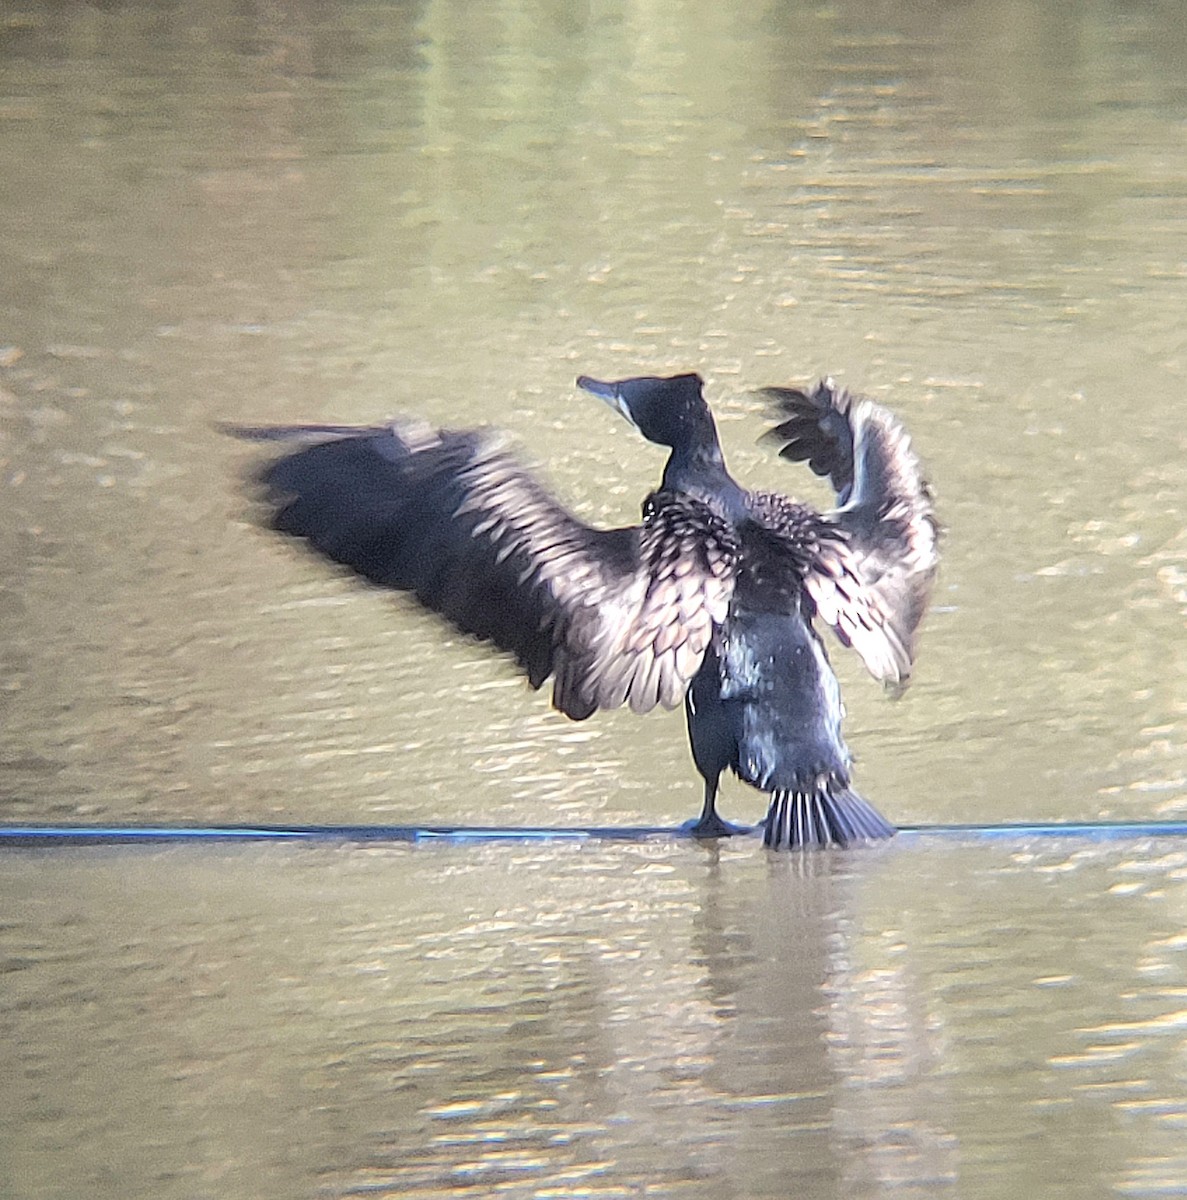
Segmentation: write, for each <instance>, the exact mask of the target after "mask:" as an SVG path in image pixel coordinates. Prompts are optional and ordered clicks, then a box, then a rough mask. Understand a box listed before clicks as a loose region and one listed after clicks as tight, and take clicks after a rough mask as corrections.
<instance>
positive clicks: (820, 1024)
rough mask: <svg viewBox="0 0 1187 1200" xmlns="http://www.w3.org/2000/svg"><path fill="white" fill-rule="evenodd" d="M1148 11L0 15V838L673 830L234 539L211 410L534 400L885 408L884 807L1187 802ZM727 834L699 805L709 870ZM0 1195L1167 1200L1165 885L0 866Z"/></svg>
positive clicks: (171, 10)
mask: <svg viewBox="0 0 1187 1200" xmlns="http://www.w3.org/2000/svg"><path fill="white" fill-rule="evenodd" d="M1184 80H1187V23H1185V22H1184V21H1183V19H1182V13H1181V9H1180V6H1179V5H1178V4H1177V3H1175V2H1173V0H1167V2H1165V3H1157V2H1154V0H1151V2H1148V3H1120V2H1114V3H1110V2H1106V0H1100V2H1098V3H1088V2H1085V3H1083V4H1072V5H1058V6H1056V5H1049V4H1040V3H1022V2H1021V0H984V2H982V3H979V4H975V5H959V4H950V3H939V2H936V3H922V2H920V3H913V4H902V3H897V4H883V3H877V2H875V3H869V2H866V3H861V4H858V3H849V2H847V0H842V2H841V3H835V4H830V5H823V4H819V5H818V4H806V3H787V4H770V5H761V4H760V5H745V6H743V5H722V4H719V3H709V2H708V0H703V2H700V0H690V2H689V3H683V4H680V3H675V4H671V5H643V6H634V7H631V6H626V7H623V6H619V5H615V4H604V5H603V4H593V5H586V6H581V5H566V4H561V3H555V4H544V3H527V4H521V5H514V4H509V3H507V4H484V5H473V4H462V3H452V4H450V3H438V4H433V3H424V4H420V5H417V4H403V5H380V4H320V5H296V4H293V5H286V4H274V5H267V6H246V5H231V4H226V3H222V4H220V3H201V2H199V3H193V4H188V5H178V6H174V5H169V4H148V3H145V4H121V3H118V2H116V3H108V4H102V5H83V4H70V3H66V4H44V3H35V2H34V3H27V4H22V5H19V6H8V7H6V8H4V9H2V10H0V155H2V158H0V821H3V822H4V823H8V824H14V823H25V822H27V823H37V824H43V823H50V822H83V823H91V824H103V823H145V822H152V823H156V822H169V823H179V822H184V823H219V822H269V823H282V822H294V823H301V824H309V823H318V822H331V823H337V822H344V823H372V822H383V823H401V824H415V823H456V822H469V823H479V824H493V825H525V824H563V825H588V824H622V825H629V824H657V823H658V824H672V823H675V822H677V821H680V820H683V819H685V818H687V817H689V816H692V815H694V813H695V811H696V809H697V806H698V802H699V796H698V792H699V788H698V786H697V783H696V781H695V775H694V772H693V771H692V767H691V763H690V760H689V758H688V751H687V748H686V746H685V742H684V733H683V723H682V719H681V717H680V716H679V715H678V714H676V715H667V716H654V717H649V718H645V719H640V718H635V717H632V716H631V715H630V714H617V713H614V714H603V715H600V716H598V717H597V718H595V719H594V720H593V721H591V722H588V723H586V724H582V725H571V724H569V723H567V722H565V721H564V720H563V719H561V718H559V717H557V716H556V715H555V714H553V713H551V712H550V711H549V710H548V708H547V703H546V701H545V699H544V698H542V697H541V696H538V695H536V694H533V693H531V692H529V691H528V690H527V689H526V688H525V687H524V686H523V685H522V684H521V683H520V682H519V680H518V679H517V678H516V677H515V676H514V674H513V673H512V672H511V671H510V669H509V668H508V667H507V666H506V664H504V663H502V662H500V661H498V660H497V659H496V658H495V657H494V656H492V655H489V654H487V653H484V652H483V651H481V650H479V649H476V648H475V647H473V646H471V645H469V644H467V643H466V642H465V640H464V639H461V638H457V637H454V636H451V635H450V634H449V633H448V632H447V631H445V630H444V629H443V628H442V627H441V626H440V625H439V624H438V623H437V622H436V621H435V620H433V619H432V618H428V617H425V616H422V615H420V614H418V613H416V612H414V611H413V610H412V609H411V608H410V607H408V606H407V605H406V604H404V603H403V602H401V601H400V600H397V599H393V598H391V597H386V596H383V595H380V594H378V593H377V592H373V591H367V590H364V589H360V588H358V587H356V586H355V585H353V584H352V583H350V582H349V581H348V580H346V579H344V578H342V577H340V576H338V575H337V574H336V573H335V572H334V571H332V570H331V569H329V568H327V567H325V566H324V565H323V564H321V563H318V562H315V561H313V560H312V559H310V558H307V557H306V556H305V555H303V554H302V552H301V551H300V550H299V548H297V547H293V546H288V545H285V544H282V543H280V542H278V541H276V540H275V539H272V538H270V537H269V536H268V535H266V534H264V533H263V532H261V531H259V530H258V529H257V528H255V527H254V526H253V525H252V523H251V512H250V508H249V505H248V502H247V500H246V499H245V498H244V494H243V491H242V488H241V486H240V485H241V480H242V476H243V473H244V472H245V471H246V470H247V468H248V466H249V464H250V461H251V450H250V448H244V447H242V446H240V445H237V444H235V443H232V442H228V441H227V440H225V439H223V438H221V437H220V436H219V435H218V434H217V433H216V432H215V431H214V430H213V428H212V423H213V422H214V421H217V420H220V419H245V420H249V421H253V422H261V421H291V420H330V421H338V422H342V421H360V422H370V421H374V420H376V419H379V418H382V417H383V416H386V415H388V414H392V413H398V412H407V413H415V414H418V415H421V416H424V417H427V418H428V419H430V420H434V421H438V422H443V423H444V422H448V423H452V424H455V425H465V424H470V423H476V422H489V423H492V424H496V425H499V426H501V427H503V428H505V429H507V430H508V431H509V432H510V433H511V434H512V435H513V436H514V437H515V438H517V439H518V440H519V441H520V442H521V443H522V445H523V447H524V453H525V456H527V457H528V458H530V459H532V460H534V461H536V462H539V463H541V464H543V469H544V470H545V471H546V472H547V475H548V477H549V478H550V480H551V481H552V483H553V486H554V487H555V489H556V491H557V492H558V493H559V494H561V495H562V496H563V497H564V499H565V500H566V501H567V502H568V503H569V504H571V505H572V506H573V507H574V508H575V509H576V510H577V511H579V512H580V513H581V514H582V515H583V516H584V517H586V518H587V519H589V520H591V521H597V522H605V523H610V522H618V521H625V520H630V519H633V518H634V516H635V514H636V513H637V507H638V503H639V500H640V499H641V497H642V495H643V494H644V493H645V491H646V490H647V488H648V486H649V485H650V484H651V483H652V482H653V481H654V480H655V478H656V477H657V473H658V470H659V467H660V463H661V461H662V458H661V454H660V452H659V451H658V450H656V448H654V447H650V446H647V445H645V444H642V443H641V442H639V440H638V439H637V438H636V437H635V436H634V435H633V434H632V431H631V430H629V429H628V428H626V427H625V425H623V424H622V423H621V422H616V421H615V419H614V418H613V416H612V415H611V414H609V413H607V412H606V411H605V410H604V409H603V408H601V407H600V406H598V405H596V404H594V403H593V402H591V401H589V399H588V398H587V397H582V396H581V395H580V394H578V393H576V392H575V389H574V388H573V386H572V381H573V379H574V377H575V376H576V375H577V374H578V373H579V372H581V371H586V372H589V373H591V374H595V375H600V376H603V377H613V376H617V375H627V374H633V373H640V372H666V371H676V370H689V369H695V370H699V371H700V372H701V373H702V374H703V375H704V376H705V377H706V379H707V381H708V390H709V396H710V399H711V401H712V403H713V404H714V407H715V409H716V411H717V413H718V416H719V420H720V424H721V429H722V435H723V440H724V441H725V443H726V448H727V453H728V455H729V457H730V461H731V464H732V465H733V467H734V468H735V471H736V473H737V474H738V475H739V476H741V477H742V478H744V479H745V480H747V481H752V482H755V483H760V484H762V485H764V486H775V487H781V488H783V489H785V490H788V491H792V492H795V493H798V494H800V495H806V496H809V497H811V498H816V499H820V498H822V497H821V493H820V492H819V491H818V490H817V489H816V487H815V485H814V482H813V481H812V480H811V478H810V477H809V476H808V474H807V472H805V471H803V469H802V468H793V467H789V466H787V465H786V464H780V463H777V462H772V461H771V460H770V458H769V456H768V455H767V454H766V452H764V451H763V450H762V449H761V448H760V447H758V446H756V445H755V438H756V436H757V434H758V433H759V432H761V430H762V428H763V424H762V410H761V406H760V405H759V404H758V402H757V401H756V400H755V398H754V397H753V396H752V395H751V394H750V390H751V389H753V388H755V387H760V386H762V385H764V384H768V383H785V382H791V381H795V382H801V383H802V382H806V381H809V380H811V379H812V378H813V377H814V376H816V375H818V374H822V373H825V372H828V373H832V374H834V375H836V376H837V377H838V378H840V379H841V380H842V381H843V382H845V383H847V384H850V385H852V386H854V387H857V388H859V389H862V390H865V391H867V392H869V393H870V394H872V395H875V396H876V397H878V398H880V399H882V400H884V401H885V402H887V403H889V404H890V405H892V406H893V407H894V408H895V410H896V411H897V412H899V413H900V414H901V415H902V416H903V417H904V419H905V420H906V421H907V423H908V425H909V427H910V428H911V430H912V432H913V434H914V436H915V439H916V443H917V445H918V447H919V449H920V451H921V453H922V454H923V456H924V457H925V459H926V461H927V464H928V466H929V469H930V473H931V475H932V477H933V479H934V481H935V484H936V490H937V494H938V498H939V503H940V506H941V514H942V516H943V519H944V521H945V524H946V526H947V530H948V532H947V538H946V542H945V559H944V567H943V573H942V577H941V581H940V585H939V587H938V589H937V593H936V597H935V600H936V607H935V611H934V612H933V613H932V615H931V617H930V618H929V622H928V625H927V627H926V628H925V632H924V638H923V644H922V655H921V660H920V665H919V671H918V675H917V678H916V682H915V684H914V685H913V686H912V689H911V691H910V692H909V693H908V694H907V696H906V697H905V698H904V699H903V700H901V701H899V702H897V703H891V702H889V701H887V700H885V699H884V698H883V697H882V696H881V695H880V694H879V692H878V690H877V688H876V687H875V686H874V685H873V684H872V683H870V682H869V681H868V680H866V679H865V678H864V677H863V676H862V674H861V672H860V669H859V666H858V664H856V663H855V662H850V661H848V659H849V657H850V656H848V655H846V654H845V653H844V652H843V651H841V649H840V648H839V647H838V648H837V649H836V651H835V652H834V653H833V659H834V662H835V664H836V666H837V668H838V671H839V673H840V674H841V678H842V684H843V687H844V690H845V695H846V701H847V704H848V707H849V720H848V726H847V732H848V734H849V738H850V741H851V743H852V745H853V747H854V749H855V751H856V752H857V754H858V756H859V763H858V768H857V769H858V776H857V778H858V782H859V785H860V786H861V788H862V790H863V791H864V792H865V793H866V794H868V795H869V796H870V797H871V798H872V799H873V800H874V801H875V802H876V803H877V804H878V805H879V807H880V808H881V809H882V810H883V811H884V812H886V813H887V815H888V816H890V817H891V818H892V819H895V820H898V821H900V822H903V823H917V822H929V823H931V822H936V823H953V822H971V821H1003V822H1009V821H1025V820H1046V821H1059V820H1094V819H1108V820H1125V821H1141V820H1156V819H1161V820H1176V819H1187V638H1185V632H1187V631H1185V629H1184V619H1185V616H1187V532H1185V531H1184V519H1183V515H1182V509H1183V497H1184V494H1185V491H1187V432H1185V430H1187V408H1185V395H1187V317H1185V314H1187V84H1185V83H1184ZM762 808H763V804H762V799H761V797H759V796H757V795H756V794H755V793H752V792H749V791H748V790H746V789H743V788H742V787H740V786H737V785H734V786H731V787H728V788H727V794H726V796H725V798H724V803H723V810H724V811H725V813H726V814H727V815H728V816H732V817H735V818H738V819H742V820H750V821H753V820H754V819H756V818H757V817H758V816H759V815H760V814H761V812H762ZM0 971H2V974H0V1195H4V1196H6V1197H7V1196H9V1195H11V1196H14V1197H19V1198H21V1200H24V1198H26V1197H39V1198H40V1197H57V1196H63V1197H75V1196H81V1195H86V1196H95V1197H128V1196H136V1197H140V1196H145V1197H148V1196H151V1197H154V1198H156V1197H165V1198H171V1197H178V1198H182V1197H184V1198H189V1197H219V1198H220V1200H222V1198H226V1197H231V1198H238V1197H245V1198H247V1197H251V1198H254V1197H273V1196H275V1197H278V1198H280V1197H285V1198H291V1197H299V1196H352V1195H385V1194H390V1195H406V1194H411V1195H424V1196H431V1195H442V1196H443V1195H447V1194H449V1195H453V1194H462V1195H473V1196H488V1195H508V1196H513V1197H521V1196H522V1197H536V1196H540V1197H556V1196H606V1197H614V1196H636V1195H656V1196H665V1197H666V1196H672V1197H675V1196H693V1197H705V1198H710V1197H713V1198H716V1197H721V1196H726V1197H749V1196H796V1197H805V1198H807V1200H815V1198H816V1197H833V1196H845V1197H854V1196H858V1197H860V1196H876V1195H877V1196H881V1195H894V1196H902V1197H909V1196H916V1195H918V1196H923V1195H928V1196H932V1195H951V1196H960V1197H998V1196H1001V1197H1016V1196H1019V1195H1024V1196H1044V1197H1047V1196H1056V1197H1061V1196H1067V1197H1085V1196H1098V1195H1099V1196H1166V1195H1187V1150H1185V1149H1184V1148H1185V1147H1187V843H1181V842H1180V841H1178V840H1175V839H1164V840H1161V841H1159V840H1152V839H1130V840H1126V841H1123V842H1115V843H1095V842H1092V841H1089V840H1084V839H1081V840H1076V839H1056V840H1053V841H1043V840H1028V839H1025V838H1013V839H1009V840H1006V841H991V842H986V841H979V840H976V839H970V838H952V837H948V838H942V837H929V838H921V837H904V838H901V839H900V840H899V841H897V842H896V843H894V844H892V845H891V846H889V847H887V848H885V849H882V850H879V851H876V852H872V853H861V854H850V855H819V856H816V857H814V858H811V859H808V860H802V859H799V858H792V857H778V856H770V855H767V854H765V853H764V852H763V851H762V850H761V848H760V847H759V846H758V845H757V844H756V843H755V842H754V841H753V840H744V841H739V842H737V843H734V844H729V845H724V846H721V847H701V846H696V845H691V844H688V843H685V842H671V843H666V842H660V843H646V844H641V845H614V844H600V845H577V844H571V843H539V844H498V845H486V846H433V847H419V848H409V847H395V848H390V849H379V848H374V847H372V848H362V847H313V846H305V847H283V846H276V847H247V848H227V847H217V846H210V847H202V848H199V847H187V848H164V849H161V848H157V849H150V848H140V849H134V850H133V849H111V848H109V849H94V850H80V849H71V850H61V851H56V852H48V851H20V852H18V851H4V852H0Z"/></svg>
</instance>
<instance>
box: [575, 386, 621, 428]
mask: <svg viewBox="0 0 1187 1200" xmlns="http://www.w3.org/2000/svg"><path fill="white" fill-rule="evenodd" d="M577 386H578V387H579V388H580V389H581V390H582V391H583V392H589V394H590V395H591V396H597V398H598V399H599V400H604V401H605V402H606V403H607V404H608V405H610V407H611V408H612V409H614V411H615V412H616V413H619V414H620V415H621V416H623V417H625V418H626V419H627V420H628V421H629V422H630V423H631V424H632V425H634V424H635V418H634V417H633V416H631V410H630V407H629V406H628V404H627V402H626V397H625V396H623V394H622V388H621V387H620V386H619V385H618V384H617V383H604V382H603V381H602V380H600V379H591V378H590V377H589V376H588V375H578V376H577Z"/></svg>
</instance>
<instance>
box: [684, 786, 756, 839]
mask: <svg viewBox="0 0 1187 1200" xmlns="http://www.w3.org/2000/svg"><path fill="white" fill-rule="evenodd" d="M685 828H686V829H687V830H688V832H689V833H691V834H692V836H693V837H695V838H719V837H732V836H733V835H734V834H735V833H745V832H746V828H745V826H743V825H731V824H730V823H729V822H728V821H723V820H722V819H721V818H720V817H719V816H718V815H717V780H716V779H709V778H706V779H705V804H704V807H703V808H702V809H701V815H700V817H698V818H697V820H695V821H692V822H690V823H689V824H687V825H686V826H685Z"/></svg>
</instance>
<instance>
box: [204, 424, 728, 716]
mask: <svg viewBox="0 0 1187 1200" xmlns="http://www.w3.org/2000/svg"><path fill="white" fill-rule="evenodd" d="M227 431H228V432H231V433H234V434H236V435H237V436H240V437H246V438H251V439H255V440H261V441H280V442H292V441H299V442H304V443H307V444H306V445H304V446H303V447H302V448H301V449H298V450H296V451H295V452H292V453H289V454H286V455H284V456H282V457H281V458H279V459H276V460H275V461H273V462H271V463H269V464H268V465H266V466H265V467H264V468H263V469H262V471H261V472H260V475H259V478H260V481H261V482H262V483H263V485H264V487H265V491H266V494H267V497H268V499H269V501H270V503H271V505H272V518H271V523H272V525H273V527H274V528H275V529H277V530H279V531H281V532H283V533H287V534H291V535H292V536H294V537H302V538H307V539H308V540H309V542H311V543H312V544H313V546H315V547H316V548H317V549H318V550H320V551H321V552H322V553H323V554H325V555H326V556H327V557H329V558H331V559H334V560H335V561H336V562H339V563H343V564H344V565H346V566H348V567H350V568H351V569H353V570H354V571H357V572H358V573H359V574H360V575H363V576H364V577H366V578H367V579H369V580H371V581H373V582H374V583H378V584H381V585H383V586H385V587H392V588H398V589H400V590H403V591H410V592H413V593H414V594H415V595H416V597H417V599H418V600H419V601H420V602H421V603H422V604H423V605H425V606H426V607H427V608H430V609H432V610H433V611H435V612H438V613H440V614H442V615H443V616H444V617H446V618H448V620H450V621H451V622H452V623H453V624H454V625H455V626H457V628H458V629H460V630H462V631H463V632H465V633H468V634H472V635H474V636H475V637H478V638H481V639H484V640H489V641H491V642H493V643H494V644H495V645H496V646H498V647H499V648H500V649H502V650H505V651H508V652H509V653H511V654H513V655H514V656H515V658H516V660H517V661H518V663H519V665H520V666H521V667H522V668H523V670H524V671H525V672H526V674H527V677H528V680H529V682H530V683H531V684H532V686H533V687H537V688H538V687H540V686H541V685H542V684H543V683H544V681H545V680H546V679H547V678H548V677H549V676H550V675H551V676H553V677H554V682H553V703H554V704H555V705H556V706H557V708H559V709H560V710H561V711H562V712H564V713H566V714H567V715H568V716H570V717H573V718H574V719H576V720H582V719H583V718H585V717H588V716H589V715H590V714H591V713H593V712H594V711H596V710H597V709H599V708H614V707H617V706H619V705H621V704H624V703H629V704H630V706H631V708H633V709H634V710H635V711H636V712H646V711H647V710H649V709H652V708H654V707H655V706H656V705H657V704H662V705H664V706H665V707H667V708H674V707H676V706H677V705H678V704H679V703H680V701H681V699H682V698H683V696H684V693H685V691H686V690H687V687H688V684H689V682H690V681H691V680H692V677H693V676H694V675H695V674H696V672H697V669H698V668H699V666H700V664H701V660H702V659H703V657H704V654H705V649H706V647H707V646H708V644H709V639H710V637H711V634H712V630H713V625H714V623H720V622H721V621H723V620H724V619H725V614H726V609H727V607H728V604H729V598H730V595H731V593H732V590H733V582H734V574H735V567H736V559H737V546H736V543H735V541H734V539H733V536H732V534H731V532H730V530H729V528H728V527H727V526H726V525H725V524H724V523H723V522H722V521H720V520H719V519H718V518H717V517H715V516H714V515H713V514H712V512H711V511H710V510H709V509H707V508H706V507H705V506H704V505H703V504H700V503H699V502H697V501H695V500H692V499H690V498H688V497H678V496H675V495H672V494H670V493H657V494H656V495H654V496H652V497H651V498H650V499H649V501H648V503H647V505H646V507H645V510H644V519H643V522H642V524H641V525H637V526H631V527H628V528H625V529H605V530H603V529H594V528H592V527H590V526H589V525H586V524H585V523H584V522H582V521H580V520H578V519H577V518H576V517H574V516H572V515H571V514H570V513H569V512H567V511H566V510H565V509H564V507H562V505H561V504H559V503H558V502H557V501H556V500H555V499H554V498H553V497H552V496H551V495H550V494H549V492H548V491H547V490H546V489H545V488H544V487H543V486H542V485H541V484H540V483H539V482H538V481H537V480H536V479H535V478H534V477H533V475H532V474H531V473H530V472H528V471H527V470H525V469H524V468H523V467H522V466H521V465H520V464H519V463H518V462H517V461H516V459H515V458H514V457H513V456H512V455H510V454H508V453H507V452H506V451H505V450H504V449H502V448H501V447H500V445H499V443H498V442H497V440H496V439H494V438H493V437H491V436H490V435H489V434H486V433H482V432H476V431H465V432H451V431H447V430H431V429H427V428H416V427H413V426H406V425H391V426H378V427H368V428H352V427H343V426H285V427H279V428H271V427H264V428H243V427H228V430H227Z"/></svg>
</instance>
